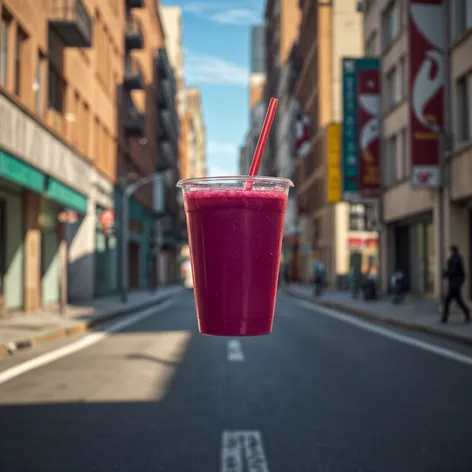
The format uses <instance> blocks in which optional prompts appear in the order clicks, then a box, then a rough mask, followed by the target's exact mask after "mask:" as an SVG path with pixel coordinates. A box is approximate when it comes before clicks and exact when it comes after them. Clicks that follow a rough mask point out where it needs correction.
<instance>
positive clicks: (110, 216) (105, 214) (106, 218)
mask: <svg viewBox="0 0 472 472" xmlns="http://www.w3.org/2000/svg"><path fill="white" fill-rule="evenodd" d="M98 220H99V221H100V223H101V224H102V228H103V231H105V232H106V231H107V230H108V229H110V228H111V227H112V226H113V223H114V222H115V213H114V212H113V210H103V211H102V212H101V213H100V216H99V218H98Z"/></svg>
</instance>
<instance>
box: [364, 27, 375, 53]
mask: <svg viewBox="0 0 472 472" xmlns="http://www.w3.org/2000/svg"><path fill="white" fill-rule="evenodd" d="M376 42H377V33H376V32H375V31H374V32H373V33H372V34H371V35H370V36H369V38H368V39H367V41H366V43H365V55H366V56H368V57H374V56H376V53H375V50H376V47H375V46H376Z"/></svg>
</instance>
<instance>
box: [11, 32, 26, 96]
mask: <svg viewBox="0 0 472 472" xmlns="http://www.w3.org/2000/svg"><path fill="white" fill-rule="evenodd" d="M25 41H26V34H25V33H23V31H21V29H19V28H18V31H17V34H16V49H15V88H14V92H15V94H16V95H20V93H21V57H22V55H23V47H24V44H25Z"/></svg>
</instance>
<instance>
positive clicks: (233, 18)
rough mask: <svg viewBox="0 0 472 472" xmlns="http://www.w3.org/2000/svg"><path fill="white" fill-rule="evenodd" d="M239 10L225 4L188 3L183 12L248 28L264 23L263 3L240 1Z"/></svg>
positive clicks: (248, 0)
mask: <svg viewBox="0 0 472 472" xmlns="http://www.w3.org/2000/svg"><path fill="white" fill-rule="evenodd" d="M237 5H238V8H228V4H227V3H226V4H225V2H221V1H220V2H216V1H215V2H188V3H184V4H183V5H182V10H184V11H185V12H187V13H192V14H194V15H197V16H200V17H201V18H205V19H207V20H210V21H214V22H216V23H222V24H227V25H228V24H229V25H236V26H248V25H251V24H258V23H261V22H262V15H261V10H262V9H261V2H260V1H258V0H252V1H251V0H245V1H244V0H239V1H238V2H237Z"/></svg>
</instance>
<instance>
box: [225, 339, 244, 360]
mask: <svg viewBox="0 0 472 472" xmlns="http://www.w3.org/2000/svg"><path fill="white" fill-rule="evenodd" d="M228 361H229V362H243V361H244V353H243V348H242V347H241V342H240V341H238V340H237V339H231V340H230V341H228Z"/></svg>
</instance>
